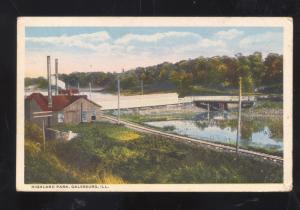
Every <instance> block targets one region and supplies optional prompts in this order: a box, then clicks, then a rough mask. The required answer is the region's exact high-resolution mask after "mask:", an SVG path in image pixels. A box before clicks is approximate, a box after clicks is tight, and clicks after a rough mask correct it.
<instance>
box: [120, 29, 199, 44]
mask: <svg viewBox="0 0 300 210" xmlns="http://www.w3.org/2000/svg"><path fill="white" fill-rule="evenodd" d="M188 37H190V38H191V37H193V38H200V36H199V35H198V34H196V33H192V32H176V31H170V32H161V33H154V34H147V35H144V34H132V33H130V34H126V35H124V36H122V37H121V38H119V39H117V40H116V41H115V43H116V44H128V43H130V42H133V41H139V42H157V41H160V40H163V39H166V38H169V39H170V38H188Z"/></svg>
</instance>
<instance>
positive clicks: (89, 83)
mask: <svg viewBox="0 0 300 210" xmlns="http://www.w3.org/2000/svg"><path fill="white" fill-rule="evenodd" d="M89 86H90V100H92V84H91V83H89Z"/></svg>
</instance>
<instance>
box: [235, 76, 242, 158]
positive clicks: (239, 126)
mask: <svg viewBox="0 0 300 210" xmlns="http://www.w3.org/2000/svg"><path fill="white" fill-rule="evenodd" d="M239 85H240V87H239V89H240V90H239V113H238V127H237V136H236V152H237V153H238V152H239V141H240V138H241V112H242V101H241V100H242V99H241V98H242V77H240V78H239Z"/></svg>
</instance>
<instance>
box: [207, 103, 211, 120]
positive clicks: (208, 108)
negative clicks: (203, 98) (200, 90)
mask: <svg viewBox="0 0 300 210" xmlns="http://www.w3.org/2000/svg"><path fill="white" fill-rule="evenodd" d="M209 112H210V106H209V103H207V120H208V121H209Z"/></svg>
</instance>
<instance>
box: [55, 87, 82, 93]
mask: <svg viewBox="0 0 300 210" xmlns="http://www.w3.org/2000/svg"><path fill="white" fill-rule="evenodd" d="M58 93H59V94H64V95H65V94H67V95H74V94H79V90H78V88H69V89H66V90H65V89H61V90H59V91H58Z"/></svg>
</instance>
